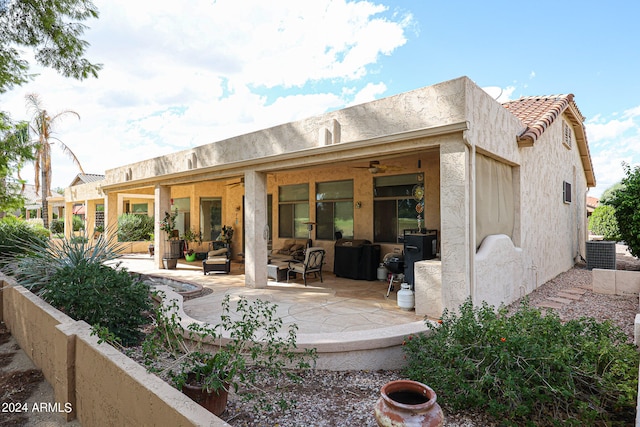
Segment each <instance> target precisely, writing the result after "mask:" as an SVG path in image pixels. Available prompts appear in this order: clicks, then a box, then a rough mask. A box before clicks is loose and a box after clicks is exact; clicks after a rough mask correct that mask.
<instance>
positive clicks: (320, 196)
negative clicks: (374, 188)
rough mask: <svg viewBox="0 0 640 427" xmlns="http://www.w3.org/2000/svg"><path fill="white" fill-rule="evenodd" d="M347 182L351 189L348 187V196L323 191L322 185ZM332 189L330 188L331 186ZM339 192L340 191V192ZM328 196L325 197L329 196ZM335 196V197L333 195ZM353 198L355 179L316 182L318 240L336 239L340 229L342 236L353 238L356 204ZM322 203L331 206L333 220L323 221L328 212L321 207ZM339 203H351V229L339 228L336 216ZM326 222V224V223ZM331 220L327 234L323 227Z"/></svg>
mask: <svg viewBox="0 0 640 427" xmlns="http://www.w3.org/2000/svg"><path fill="white" fill-rule="evenodd" d="M342 183H344V184H347V185H348V186H350V188H349V189H347V191H346V196H343V197H340V194H336V193H334V194H330V192H321V189H320V186H322V185H329V186H331V185H333V186H335V185H339V184H342ZM329 189H330V188H329ZM338 193H339V192H338ZM327 196H328V198H325V197H327ZM331 196H333V197H331ZM353 198H354V183H353V179H343V180H337V181H323V182H317V183H316V203H315V209H316V239H317V240H334V239H335V236H336V232H337V231H339V232H340V233H341V235H342V237H344V238H350V239H351V238H353V234H354V212H353V208H354V204H353ZM322 205H326V206H327V207H328V208H330V210H331V221H323V219H324V218H323V216H324V212H326V210H324V209H321V206H322ZM338 205H345V206H346V205H350V210H351V229H350V230H344V229H343V230H339V229H338V226H337V218H336V212H338V209H336V208H337V207H338ZM325 222H326V224H325ZM329 222H330V223H331V232H330V233H328V234H325V232H324V230H323V228H324V227H325V226H328V224H329Z"/></svg>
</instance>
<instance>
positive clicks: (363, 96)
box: [350, 83, 387, 105]
mask: <svg viewBox="0 0 640 427" xmlns="http://www.w3.org/2000/svg"><path fill="white" fill-rule="evenodd" d="M386 90H387V85H385V84H384V83H377V84H374V83H369V84H367V85H366V86H365V87H364V88H363V89H362V90H361V91H359V92H358V93H356V95H355V96H354V97H353V101H352V102H351V103H350V105H357V104H364V103H365V102H371V101H373V100H375V99H376V98H378V97H379V96H380V95H382V94H383V93H384V92H385V91H386Z"/></svg>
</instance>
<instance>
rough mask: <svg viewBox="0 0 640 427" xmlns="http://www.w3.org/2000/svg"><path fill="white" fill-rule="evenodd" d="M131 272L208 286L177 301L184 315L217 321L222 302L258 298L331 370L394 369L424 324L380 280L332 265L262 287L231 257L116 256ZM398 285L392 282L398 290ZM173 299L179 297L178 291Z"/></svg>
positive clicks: (321, 365) (321, 366) (424, 328)
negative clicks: (221, 269) (219, 268)
mask: <svg viewBox="0 0 640 427" xmlns="http://www.w3.org/2000/svg"><path fill="white" fill-rule="evenodd" d="M118 261H119V262H121V266H122V267H125V268H127V269H128V270H129V271H131V272H134V273H140V274H145V275H152V276H159V277H166V278H171V279H175V280H178V281H184V282H189V283H197V284H199V285H201V286H202V287H203V288H205V289H208V290H210V291H206V292H204V293H205V295H203V296H199V297H197V298H192V299H186V300H185V301H184V302H183V303H182V307H183V309H184V315H183V317H184V316H186V318H184V319H183V321H186V322H191V321H199V322H207V323H213V324H215V323H217V322H219V320H220V311H221V302H222V300H223V299H224V298H225V296H226V295H230V296H231V299H232V301H233V300H237V299H238V298H240V297H243V296H244V297H246V298H248V299H262V300H265V301H270V302H272V303H274V304H276V305H277V306H278V311H279V315H280V317H281V318H282V319H283V323H284V326H285V328H286V327H287V326H288V325H290V324H294V323H295V324H296V325H297V326H298V345H299V346H300V347H301V348H316V349H317V350H318V353H319V356H320V357H319V360H318V367H319V368H323V369H332V370H349V369H395V368H398V366H400V365H401V360H402V342H403V341H404V340H405V339H406V337H407V336H408V335H411V334H415V333H418V332H420V331H424V330H426V325H425V321H424V318H423V316H419V315H416V313H415V311H405V310H402V309H400V308H399V307H398V305H397V304H396V292H395V291H394V292H391V294H390V295H389V297H388V298H386V292H387V283H386V282H383V281H363V280H349V279H344V278H340V277H336V276H335V275H333V274H331V273H327V274H326V275H325V276H324V280H323V283H320V280H319V279H317V280H316V279H310V280H309V281H308V286H306V287H305V286H304V285H303V284H302V280H301V279H298V280H295V281H294V280H291V281H290V282H289V283H286V282H285V283H282V282H275V281H272V280H269V281H268V282H267V284H266V286H264V287H260V288H249V287H246V286H245V277H244V264H242V263H239V262H233V263H232V267H231V273H230V274H209V275H204V274H203V273H202V263H201V262H200V263H198V262H197V261H196V262H193V263H189V262H186V261H184V259H182V260H180V261H179V263H178V266H177V268H176V269H175V270H167V269H160V268H157V267H156V266H155V264H154V262H153V258H150V257H149V255H147V254H127V255H124V256H123V257H121V258H120V259H118ZM398 288H399V286H398V285H396V286H395V290H396V291H397V290H398ZM179 299H180V300H181V299H182V298H179Z"/></svg>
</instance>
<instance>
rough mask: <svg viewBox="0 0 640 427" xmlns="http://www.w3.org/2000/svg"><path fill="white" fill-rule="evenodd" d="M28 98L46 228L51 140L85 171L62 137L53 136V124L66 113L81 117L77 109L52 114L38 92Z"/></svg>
mask: <svg viewBox="0 0 640 427" xmlns="http://www.w3.org/2000/svg"><path fill="white" fill-rule="evenodd" d="M26 99H27V109H28V111H29V112H30V113H31V114H32V117H31V124H30V126H29V127H30V128H31V131H32V132H33V133H34V134H35V135H36V136H37V139H36V141H34V142H36V143H37V146H36V153H35V154H36V156H35V161H34V164H35V166H34V169H35V187H36V194H38V192H39V191H40V188H41V186H40V179H41V178H42V192H41V194H42V220H43V221H44V226H45V228H49V203H48V201H47V197H49V196H51V145H52V144H54V142H51V140H55V141H58V143H60V148H61V149H62V151H63V152H64V153H65V154H67V155H68V156H69V157H70V158H71V160H72V161H73V163H75V164H76V165H77V166H78V168H79V169H80V172H81V173H84V170H83V169H82V166H81V165H80V161H79V160H78V158H77V157H76V155H75V154H73V151H71V149H70V148H69V147H68V146H67V145H65V144H64V143H63V142H62V141H61V140H60V139H58V138H56V137H54V136H53V125H54V124H55V123H57V122H58V121H60V119H61V118H62V117H64V116H66V115H69V114H72V115H74V116H76V117H77V118H78V119H80V115H79V114H78V113H76V112H75V111H71V110H64V111H61V112H59V113H56V114H54V115H53V116H50V115H49V114H48V113H47V110H45V109H44V107H43V105H42V101H41V100H40V97H39V96H38V95H37V94H35V93H30V94H28V95H26Z"/></svg>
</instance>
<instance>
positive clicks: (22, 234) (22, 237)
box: [0, 216, 49, 263]
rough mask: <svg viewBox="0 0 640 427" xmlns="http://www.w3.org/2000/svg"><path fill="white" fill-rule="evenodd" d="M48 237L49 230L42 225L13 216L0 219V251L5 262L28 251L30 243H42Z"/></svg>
mask: <svg viewBox="0 0 640 427" xmlns="http://www.w3.org/2000/svg"><path fill="white" fill-rule="evenodd" d="M48 239H49V232H48V231H47V230H46V229H45V228H44V227H42V226H38V225H34V224H31V223H28V222H26V221H24V220H22V219H19V218H16V217H14V216H7V217H4V218H2V219H0V253H2V256H3V258H4V259H3V261H4V262H5V263H6V262H8V261H10V260H11V259H12V258H13V257H15V256H18V255H21V254H25V253H27V252H29V247H30V246H31V245H32V244H38V245H42V244H45V242H46V241H47V240H48Z"/></svg>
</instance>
